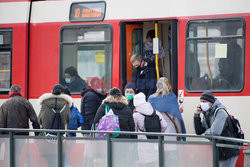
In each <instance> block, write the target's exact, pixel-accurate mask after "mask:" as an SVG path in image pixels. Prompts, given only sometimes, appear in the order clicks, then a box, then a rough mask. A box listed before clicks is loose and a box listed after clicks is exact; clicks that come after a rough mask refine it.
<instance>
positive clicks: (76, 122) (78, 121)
mask: <svg viewBox="0 0 250 167" xmlns="http://www.w3.org/2000/svg"><path fill="white" fill-rule="evenodd" d="M83 123H84V119H83V117H82V114H81V113H80V112H79V110H78V109H77V107H75V106H74V104H72V106H71V107H70V121H69V130H77V128H79V127H80V126H81V125H83ZM69 136H70V137H75V136H76V133H69Z"/></svg>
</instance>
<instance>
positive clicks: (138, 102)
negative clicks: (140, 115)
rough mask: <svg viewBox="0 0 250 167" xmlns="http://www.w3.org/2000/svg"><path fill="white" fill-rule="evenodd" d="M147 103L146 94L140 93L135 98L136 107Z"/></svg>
mask: <svg viewBox="0 0 250 167" xmlns="http://www.w3.org/2000/svg"><path fill="white" fill-rule="evenodd" d="M144 103H146V96H145V95H144V93H142V92H140V93H138V94H136V95H135V96H134V106H135V107H137V106H140V105H142V104H144Z"/></svg>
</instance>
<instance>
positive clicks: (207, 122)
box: [194, 92, 240, 167]
mask: <svg viewBox="0 0 250 167" xmlns="http://www.w3.org/2000/svg"><path fill="white" fill-rule="evenodd" d="M225 110H226V108H225V106H223V105H222V104H221V103H220V101H219V100H218V99H216V98H215V97H214V95H213V94H212V93H211V92H204V93H203V94H202V95H201V97H200V104H197V106H196V110H195V113H194V128H195V132H196V134H198V135H201V134H203V133H204V134H205V135H215V136H226V137H234V135H233V125H232V122H231V120H230V119H227V118H228V116H229V115H228V114H227V112H226V111H225ZM215 112H216V114H215ZM201 113H202V114H203V119H202V120H201V117H200V114H201ZM220 142H221V143H224V144H233V143H230V142H227V141H220ZM239 154H240V151H239V149H233V148H219V166H220V167H224V166H227V167H234V166H235V164H236V161H237V159H238V156H239Z"/></svg>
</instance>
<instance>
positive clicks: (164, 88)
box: [156, 77, 170, 97]
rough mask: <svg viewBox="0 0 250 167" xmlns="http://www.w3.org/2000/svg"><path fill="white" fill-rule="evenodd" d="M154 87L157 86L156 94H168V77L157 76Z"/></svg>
mask: <svg viewBox="0 0 250 167" xmlns="http://www.w3.org/2000/svg"><path fill="white" fill-rule="evenodd" d="M156 87H157V90H156V96H158V95H160V94H161V95H162V97H163V96H165V95H168V94H169V91H170V86H169V82H168V79H167V78H166V77H161V78H159V80H158V81H157V84H156Z"/></svg>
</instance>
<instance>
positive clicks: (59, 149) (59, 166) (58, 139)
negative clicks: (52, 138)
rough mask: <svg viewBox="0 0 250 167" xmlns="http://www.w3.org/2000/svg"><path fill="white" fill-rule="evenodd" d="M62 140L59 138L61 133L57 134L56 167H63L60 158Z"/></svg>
mask: <svg viewBox="0 0 250 167" xmlns="http://www.w3.org/2000/svg"><path fill="white" fill-rule="evenodd" d="M62 150H63V149H62V138H61V133H60V132H57V155H58V157H57V160H58V162H57V163H58V164H57V165H58V167H62V166H63V165H62V164H63V163H62V161H63V158H62Z"/></svg>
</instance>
